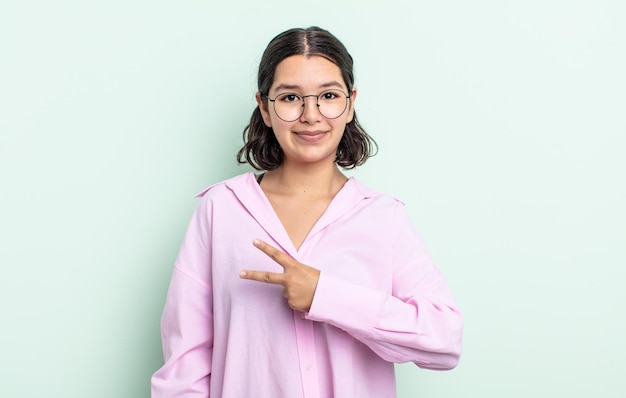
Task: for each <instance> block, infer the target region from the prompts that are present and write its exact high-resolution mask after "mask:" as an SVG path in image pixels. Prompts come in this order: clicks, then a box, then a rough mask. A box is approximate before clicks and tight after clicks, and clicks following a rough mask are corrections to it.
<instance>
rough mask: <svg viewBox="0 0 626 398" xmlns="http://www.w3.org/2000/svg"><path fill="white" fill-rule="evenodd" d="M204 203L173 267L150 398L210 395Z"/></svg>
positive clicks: (207, 236) (207, 246) (208, 258)
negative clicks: (161, 362)
mask: <svg viewBox="0 0 626 398" xmlns="http://www.w3.org/2000/svg"><path fill="white" fill-rule="evenodd" d="M207 203H208V202H207V201H206V200H204V199H203V200H202V201H201V202H200V204H199V205H198V207H197V209H196V211H195V213H194V215H193V217H192V220H191V222H190V224H189V227H188V229H187V233H186V235H185V239H184V241H183V244H182V246H181V249H180V251H179V254H178V257H177V259H176V263H175V265H174V270H173V273H172V278H171V281H170V286H169V289H168V293H167V299H166V303H165V308H164V310H163V315H162V318H161V338H162V344H163V357H164V360H165V363H164V365H163V367H161V368H160V369H159V370H158V371H157V372H156V373H155V374H154V375H153V376H152V380H151V384H152V398H183V397H184V398H192V397H203V398H206V397H208V396H209V389H210V380H211V361H212V352H213V308H212V306H213V305H212V291H211V277H210V275H211V271H210V270H211V244H210V243H211V242H210V233H209V211H208V210H207V208H208V207H209V206H208V204H207Z"/></svg>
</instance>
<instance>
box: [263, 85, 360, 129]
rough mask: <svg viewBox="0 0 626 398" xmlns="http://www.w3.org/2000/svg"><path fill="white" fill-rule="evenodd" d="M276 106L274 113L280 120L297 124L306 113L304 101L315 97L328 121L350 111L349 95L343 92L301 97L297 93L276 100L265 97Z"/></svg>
mask: <svg viewBox="0 0 626 398" xmlns="http://www.w3.org/2000/svg"><path fill="white" fill-rule="evenodd" d="M264 97H265V98H267V99H268V101H270V102H271V103H273V104H274V111H275V112H276V116H278V118H279V119H281V120H282V121H285V122H295V121H296V120H298V119H299V118H300V116H302V114H303V113H304V99H305V98H307V97H315V99H316V102H315V103H316V105H317V109H318V110H319V111H320V113H321V114H322V116H324V117H325V118H326V119H337V118H338V117H339V116H341V115H343V113H344V112H345V111H346V109H348V99H349V98H350V96H349V95H347V94H346V93H344V92H343V91H341V90H337V89H332V90H326V91H324V92H322V93H320V94H318V95H314V94H310V95H300V94H296V93H280V94H278V95H276V97H274V99H272V98H270V97H268V96H267V95H264Z"/></svg>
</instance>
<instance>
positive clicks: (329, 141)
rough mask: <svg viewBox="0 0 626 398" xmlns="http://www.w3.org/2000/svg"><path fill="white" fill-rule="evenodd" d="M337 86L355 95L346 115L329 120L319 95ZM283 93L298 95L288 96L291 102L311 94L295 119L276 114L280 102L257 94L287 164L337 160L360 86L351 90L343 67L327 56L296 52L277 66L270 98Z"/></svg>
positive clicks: (320, 162)
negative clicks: (347, 84) (322, 109)
mask: <svg viewBox="0 0 626 398" xmlns="http://www.w3.org/2000/svg"><path fill="white" fill-rule="evenodd" d="M333 89H334V90H340V91H342V92H344V93H345V94H348V95H350V96H351V98H350V99H348V105H347V108H346V110H345V111H344V112H343V114H341V115H340V116H339V117H337V118H334V119H328V118H326V117H325V116H324V115H322V114H321V113H320V110H319V109H318V107H317V102H316V101H317V98H316V97H315V96H317V95H318V94H320V93H322V92H325V91H327V90H333ZM283 93H293V94H296V95H294V96H290V97H288V98H287V99H288V100H289V101H293V100H295V101H297V100H299V99H300V98H302V97H304V96H308V97H305V98H304V103H305V105H304V111H303V112H302V115H301V116H300V117H299V118H297V119H296V120H294V121H292V122H286V121H284V120H282V119H281V118H279V117H278V115H277V114H276V108H275V105H276V103H272V102H270V101H267V102H265V100H264V98H262V96H261V95H260V94H257V102H258V104H259V107H260V109H261V113H262V115H263V121H264V122H265V124H266V125H267V126H269V127H271V128H272V130H273V131H274V135H275V136H276V139H277V140H278V143H279V144H280V147H281V148H282V150H283V154H284V163H283V165H290V164H293V165H295V164H300V165H303V164H322V163H325V162H328V163H334V162H335V157H336V152H337V147H338V146H339V142H340V141H341V137H342V136H343V132H344V129H345V127H346V124H347V123H349V122H350V121H352V118H353V117H354V100H355V99H356V89H353V90H352V92H348V88H347V87H346V84H345V83H344V80H343V76H342V75H341V70H340V69H339V67H338V66H337V65H335V64H334V63H332V62H330V61H329V60H327V59H326V58H324V57H321V56H315V55H314V56H308V57H305V56H304V55H293V56H291V57H288V58H285V59H284V60H283V61H281V62H280V63H279V64H278V66H277V67H276V71H275V74H274V82H273V83H272V87H271V88H270V90H269V93H268V97H269V98H271V99H275V98H276V101H279V100H281V99H280V98H282V97H279V98H277V95H279V94H283ZM309 95H313V96H309ZM283 100H285V99H283ZM321 101H322V99H320V102H321ZM279 106H280V105H279ZM283 118H284V117H283ZM289 119H290V118H289Z"/></svg>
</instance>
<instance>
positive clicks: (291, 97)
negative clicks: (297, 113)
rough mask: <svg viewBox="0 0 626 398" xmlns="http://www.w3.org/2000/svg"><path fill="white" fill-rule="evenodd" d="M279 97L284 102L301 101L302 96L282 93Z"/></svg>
mask: <svg viewBox="0 0 626 398" xmlns="http://www.w3.org/2000/svg"><path fill="white" fill-rule="evenodd" d="M279 99H280V100H281V101H284V102H296V101H300V97H299V96H298V95H297V94H281V95H280V96H279Z"/></svg>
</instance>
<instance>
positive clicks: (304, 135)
mask: <svg viewBox="0 0 626 398" xmlns="http://www.w3.org/2000/svg"><path fill="white" fill-rule="evenodd" d="M295 134H296V135H297V136H298V137H300V138H301V139H302V140H304V141H318V140H320V139H321V138H322V137H323V136H324V135H325V134H326V132H324V131H300V132H297V131H296V132H295Z"/></svg>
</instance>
